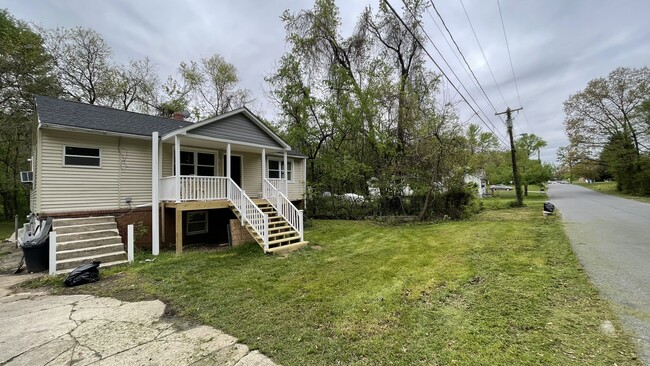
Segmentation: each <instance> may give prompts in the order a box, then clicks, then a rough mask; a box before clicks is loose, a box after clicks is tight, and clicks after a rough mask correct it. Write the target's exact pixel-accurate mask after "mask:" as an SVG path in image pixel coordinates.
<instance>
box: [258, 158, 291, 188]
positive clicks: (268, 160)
mask: <svg viewBox="0 0 650 366" xmlns="http://www.w3.org/2000/svg"><path fill="white" fill-rule="evenodd" d="M271 161H277V162H279V164H278V166H279V167H280V178H271V175H270V174H269V173H270V172H271V167H270V166H269V163H270V162H271ZM287 165H289V166H290V167H291V168H287V173H288V174H289V176H290V177H291V179H289V180H288V182H289V183H293V182H295V179H296V171H295V167H296V162H295V161H293V159H290V158H287ZM273 170H274V171H275V169H273ZM265 178H269V179H284V159H283V158H268V159H266V177H265Z"/></svg>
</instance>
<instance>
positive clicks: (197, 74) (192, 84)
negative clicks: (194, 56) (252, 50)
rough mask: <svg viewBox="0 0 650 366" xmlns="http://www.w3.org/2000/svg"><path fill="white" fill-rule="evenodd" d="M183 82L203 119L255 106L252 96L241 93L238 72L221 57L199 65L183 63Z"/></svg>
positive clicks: (193, 62) (202, 60) (195, 110)
mask: <svg viewBox="0 0 650 366" xmlns="http://www.w3.org/2000/svg"><path fill="white" fill-rule="evenodd" d="M179 71H180V74H181V78H182V80H183V81H184V83H185V85H187V87H188V89H189V92H190V94H191V96H192V97H193V98H192V99H191V100H190V104H192V107H193V109H194V112H195V114H198V115H200V116H201V117H202V118H207V117H212V116H216V115H219V114H222V113H225V112H228V111H231V110H233V109H237V108H239V107H242V106H244V105H246V104H247V103H250V102H252V98H251V93H250V91H248V90H246V89H240V88H239V87H238V84H239V76H238V75H237V68H236V67H235V66H234V65H233V64H231V63H229V62H227V61H226V60H225V59H224V58H223V57H222V56H220V55H213V56H211V57H208V58H202V59H201V60H200V61H199V62H196V61H190V62H189V63H186V62H182V63H181V65H180V68H179Z"/></svg>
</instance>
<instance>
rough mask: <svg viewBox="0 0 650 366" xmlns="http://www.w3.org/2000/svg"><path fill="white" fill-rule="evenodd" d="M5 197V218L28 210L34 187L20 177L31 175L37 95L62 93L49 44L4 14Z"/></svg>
mask: <svg viewBox="0 0 650 366" xmlns="http://www.w3.org/2000/svg"><path fill="white" fill-rule="evenodd" d="M0 50H1V51H0V195H1V196H2V207H3V216H4V218H5V219H6V218H9V217H11V216H13V215H14V214H16V213H20V214H24V213H26V212H27V211H28V209H29V208H28V198H29V187H27V186H26V185H24V184H21V183H20V181H19V176H18V174H19V172H20V171H22V170H31V167H30V164H29V162H28V158H29V157H30V155H31V154H30V150H29V148H30V146H31V144H32V121H33V118H34V117H33V113H34V108H35V104H34V95H35V94H40V95H50V96H56V95H58V93H59V86H58V84H57V79H56V77H55V76H54V74H53V62H52V58H51V57H50V55H49V54H48V53H47V52H46V50H45V47H44V45H43V39H42V38H41V36H40V35H39V34H37V33H35V32H34V31H33V30H32V29H31V28H30V27H29V26H28V25H27V24H26V23H25V22H22V21H20V20H17V19H15V18H13V17H12V16H11V15H10V14H9V13H8V12H7V11H6V10H0Z"/></svg>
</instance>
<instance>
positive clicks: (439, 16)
mask: <svg viewBox="0 0 650 366" xmlns="http://www.w3.org/2000/svg"><path fill="white" fill-rule="evenodd" d="M429 2H430V3H431V6H432V7H433V10H435V12H436V14H437V15H438V18H440V21H441V22H442V25H443V27H444V28H445V30H446V31H447V33H448V34H449V37H450V38H451V41H452V42H453V43H454V45H455V46H456V49H457V50H458V53H460V56H461V57H462V59H463V62H465V65H467V68H468V69H469V72H470V73H471V74H472V76H473V77H474V80H476V83H477V84H478V87H479V88H480V89H481V92H483V95H484V96H485V99H486V100H487V101H488V103H489V104H490V106H491V107H492V110H494V112H496V111H497V109H496V108H495V107H494V104H492V100H490V97H488V95H487V93H486V92H485V89H483V85H481V82H480V81H479V80H478V78H477V77H476V74H474V70H472V67H471V66H470V65H469V62H467V59H466V58H465V55H464V54H463V51H461V49H460V47H459V46H458V42H456V39H455V38H454V36H453V34H451V31H450V30H449V27H447V23H445V20H444V19H443V18H442V15H441V14H440V12H439V11H438V8H437V7H436V4H435V3H434V2H433V0H429ZM427 12H428V13H429V10H428V9H427ZM429 16H430V17H431V20H433V16H431V13H429ZM434 24H436V26H438V24H437V23H436V22H435V21H434ZM438 29H440V28H438ZM441 33H442V31H441ZM446 40H447V39H446V38H445V41H446ZM447 44H449V42H447ZM449 47H450V48H451V45H449ZM454 54H455V53H454Z"/></svg>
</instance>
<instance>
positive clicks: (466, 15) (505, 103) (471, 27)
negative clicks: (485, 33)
mask: <svg viewBox="0 0 650 366" xmlns="http://www.w3.org/2000/svg"><path fill="white" fill-rule="evenodd" d="M460 5H461V6H462V7H463V11H464V12H465V17H466V18H467V22H468V23H469V27H470V29H471V30H472V34H474V39H475V40H476V44H478V48H479V49H480V50H481V54H482V55H483V60H484V61H485V65H486V66H487V68H488V70H489V71H490V75H492V80H493V81H494V85H496V87H497V90H498V91H499V95H501V100H503V104H504V105H508V102H506V98H505V97H504V96H503V92H502V91H501V87H500V86H499V83H498V82H497V78H496V77H495V76H494V72H493V71H492V67H490V63H489V62H488V59H487V56H485V51H483V46H481V41H479V39H478V36H477V35H476V30H475V29H474V25H473V24H472V21H471V20H470V18H469V14H468V13H467V9H465V4H463V0H460Z"/></svg>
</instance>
